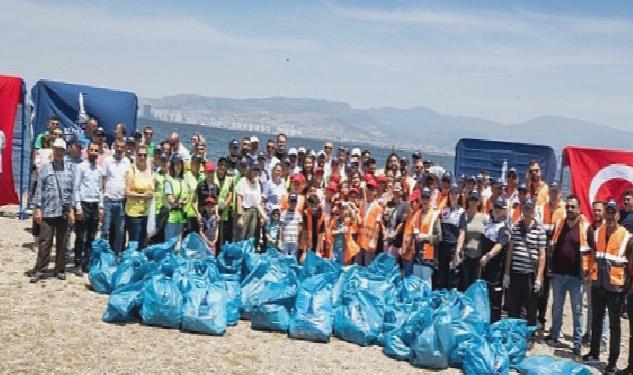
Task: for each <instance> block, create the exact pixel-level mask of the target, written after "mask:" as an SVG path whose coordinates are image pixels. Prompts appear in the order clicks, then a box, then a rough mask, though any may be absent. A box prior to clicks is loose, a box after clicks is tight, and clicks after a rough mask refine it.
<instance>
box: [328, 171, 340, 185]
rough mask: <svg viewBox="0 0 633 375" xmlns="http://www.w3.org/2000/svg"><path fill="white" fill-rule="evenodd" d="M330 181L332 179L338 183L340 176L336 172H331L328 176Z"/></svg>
mask: <svg viewBox="0 0 633 375" xmlns="http://www.w3.org/2000/svg"><path fill="white" fill-rule="evenodd" d="M330 181H334V182H336V183H337V184H338V183H339V182H341V176H340V175H339V174H338V173H332V175H331V176H330Z"/></svg>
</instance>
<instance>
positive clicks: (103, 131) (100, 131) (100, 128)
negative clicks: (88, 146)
mask: <svg viewBox="0 0 633 375" xmlns="http://www.w3.org/2000/svg"><path fill="white" fill-rule="evenodd" d="M95 135H105V130H103V128H102V127H101V126H100V127H98V128H97V130H95Z"/></svg>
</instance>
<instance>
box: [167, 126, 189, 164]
mask: <svg viewBox="0 0 633 375" xmlns="http://www.w3.org/2000/svg"><path fill="white" fill-rule="evenodd" d="M169 143H170V144H171V150H172V153H173V154H178V155H180V158H181V159H182V160H191V153H189V150H187V148H186V147H185V145H183V144H182V142H180V136H179V135H178V133H176V132H171V135H170V136H169Z"/></svg>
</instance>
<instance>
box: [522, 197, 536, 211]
mask: <svg viewBox="0 0 633 375" xmlns="http://www.w3.org/2000/svg"><path fill="white" fill-rule="evenodd" d="M534 207H536V203H534V201H533V200H531V199H528V200H526V201H525V203H523V206H522V208H529V209H534Z"/></svg>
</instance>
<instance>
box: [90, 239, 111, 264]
mask: <svg viewBox="0 0 633 375" xmlns="http://www.w3.org/2000/svg"><path fill="white" fill-rule="evenodd" d="M90 246H91V247H92V252H91V253H90V265H91V266H92V264H93V263H94V262H97V261H98V260H99V255H101V253H103V252H107V253H112V249H111V248H110V243H109V242H108V241H106V240H105V239H103V238H97V239H96V240H94V241H92V244H91V245H90Z"/></svg>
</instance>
